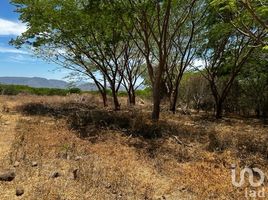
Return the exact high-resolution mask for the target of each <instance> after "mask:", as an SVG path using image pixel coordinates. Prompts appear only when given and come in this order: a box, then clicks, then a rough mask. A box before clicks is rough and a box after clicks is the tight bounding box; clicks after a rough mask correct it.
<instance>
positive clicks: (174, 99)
mask: <svg viewBox="0 0 268 200" xmlns="http://www.w3.org/2000/svg"><path fill="white" fill-rule="evenodd" d="M177 101H178V90H177V89H176V90H175V91H174V92H173V95H171V101H170V111H171V112H172V113H173V114H175V113H176V107H177Z"/></svg>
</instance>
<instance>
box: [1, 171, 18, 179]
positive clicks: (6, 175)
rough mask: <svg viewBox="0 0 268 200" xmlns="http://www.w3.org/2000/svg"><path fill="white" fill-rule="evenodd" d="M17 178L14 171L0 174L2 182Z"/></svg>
mask: <svg viewBox="0 0 268 200" xmlns="http://www.w3.org/2000/svg"><path fill="white" fill-rule="evenodd" d="M15 177H16V174H15V172H14V171H5V172H3V173H1V174H0V181H9V182H10V181H12V180H13V179H14V178H15Z"/></svg>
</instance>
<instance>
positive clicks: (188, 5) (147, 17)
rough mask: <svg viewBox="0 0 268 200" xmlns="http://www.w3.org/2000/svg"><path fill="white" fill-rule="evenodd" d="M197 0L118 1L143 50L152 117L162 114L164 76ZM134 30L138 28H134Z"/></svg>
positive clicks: (134, 39)
mask: <svg viewBox="0 0 268 200" xmlns="http://www.w3.org/2000/svg"><path fill="white" fill-rule="evenodd" d="M195 3H196V0H192V1H190V2H185V1H177V0H176V1H173V0H166V1H154V0H143V1H134V0H129V1H122V0H121V1H120V0H119V1H118V4H116V6H115V8H116V10H118V9H120V8H121V9H120V11H122V12H123V13H124V15H123V16H122V21H123V23H124V25H125V27H126V28H127V29H128V30H129V34H130V35H131V36H132V39H133V41H134V42H135V44H136V45H137V47H138V48H139V50H140V51H141V52H142V54H143V56H144V59H145V61H146V65H147V71H148V75H149V79H150V82H151V85H152V90H153V111H152V119H153V120H154V121H157V120H158V119H159V114H160V103H161V92H160V91H159V89H160V88H162V85H163V84H164V81H163V78H164V74H165V68H166V66H167V63H168V54H169V51H170V49H172V46H173V45H174V41H175V38H176V37H177V34H178V32H179V30H180V28H181V27H182V26H183V24H184V23H185V21H186V20H187V19H188V18H189V16H190V13H191V12H192V9H193V7H194V5H195ZM133 30H134V31H133Z"/></svg>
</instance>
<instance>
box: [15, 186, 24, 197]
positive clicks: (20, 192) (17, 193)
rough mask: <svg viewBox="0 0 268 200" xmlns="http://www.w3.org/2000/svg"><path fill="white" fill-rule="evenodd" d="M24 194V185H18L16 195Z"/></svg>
mask: <svg viewBox="0 0 268 200" xmlns="http://www.w3.org/2000/svg"><path fill="white" fill-rule="evenodd" d="M23 194H24V189H23V188H22V187H18V188H17V189H16V196H22V195H23Z"/></svg>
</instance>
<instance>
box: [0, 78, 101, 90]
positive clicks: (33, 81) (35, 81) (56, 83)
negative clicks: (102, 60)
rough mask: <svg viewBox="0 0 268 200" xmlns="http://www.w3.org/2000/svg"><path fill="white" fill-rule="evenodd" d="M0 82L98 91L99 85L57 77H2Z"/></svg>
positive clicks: (36, 86)
mask: <svg viewBox="0 0 268 200" xmlns="http://www.w3.org/2000/svg"><path fill="white" fill-rule="evenodd" d="M0 84H6V85H26V86H30V87H35V88H59V89H67V88H70V87H71V86H72V87H77V88H80V89H81V90H83V91H96V90H97V87H96V86H95V84H93V83H84V82H82V83H81V82H80V83H75V86H73V84H70V83H68V82H66V81H62V80H56V79H46V78H40V77H32V78H28V77H0Z"/></svg>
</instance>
